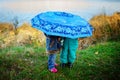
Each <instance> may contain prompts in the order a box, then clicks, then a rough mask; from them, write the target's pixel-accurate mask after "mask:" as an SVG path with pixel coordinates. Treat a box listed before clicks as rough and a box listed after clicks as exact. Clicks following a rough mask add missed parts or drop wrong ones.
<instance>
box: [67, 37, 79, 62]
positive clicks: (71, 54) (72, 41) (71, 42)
mask: <svg viewBox="0 0 120 80" xmlns="http://www.w3.org/2000/svg"><path fill="white" fill-rule="evenodd" d="M69 45H70V46H69V55H68V62H69V63H74V61H75V59H76V50H77V48H78V40H77V39H69Z"/></svg>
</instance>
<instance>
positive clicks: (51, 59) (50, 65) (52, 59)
mask: <svg viewBox="0 0 120 80" xmlns="http://www.w3.org/2000/svg"><path fill="white" fill-rule="evenodd" d="M55 58H56V54H49V56H48V68H49V69H52V68H54V67H55V65H54V64H55Z"/></svg>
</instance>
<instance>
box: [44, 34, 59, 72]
mask: <svg viewBox="0 0 120 80" xmlns="http://www.w3.org/2000/svg"><path fill="white" fill-rule="evenodd" d="M45 35H46V34H45ZM59 40H60V37H58V36H50V35H46V48H47V53H48V69H49V70H50V71H51V72H52V73H56V72H57V71H58V70H57V69H56V68H55V67H56V66H57V65H58V64H56V62H55V60H56V53H57V52H59V51H60V48H61V45H60V41H59Z"/></svg>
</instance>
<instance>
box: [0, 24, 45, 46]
mask: <svg viewBox="0 0 120 80" xmlns="http://www.w3.org/2000/svg"><path fill="white" fill-rule="evenodd" d="M13 27H14V26H13V25H12V24H9V23H1V24H0V48H5V47H8V46H19V45H24V44H32V43H33V44H34V45H35V46H40V45H43V44H45V36H44V34H43V33H42V32H40V31H38V30H36V29H34V28H32V27H31V25H29V24H27V23H24V24H23V25H22V26H20V27H18V28H17V30H15V29H14V28H13Z"/></svg>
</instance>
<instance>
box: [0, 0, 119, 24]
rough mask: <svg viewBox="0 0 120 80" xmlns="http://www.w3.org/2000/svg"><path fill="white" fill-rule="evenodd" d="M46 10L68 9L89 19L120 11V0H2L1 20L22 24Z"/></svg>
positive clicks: (0, 5)
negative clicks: (16, 20)
mask: <svg viewBox="0 0 120 80" xmlns="http://www.w3.org/2000/svg"><path fill="white" fill-rule="evenodd" d="M45 11H67V12H70V13H74V14H77V15H80V16H81V17H83V18H85V19H86V20H89V19H90V18H92V17H93V16H95V15H98V14H101V13H106V14H112V13H113V12H116V11H119V12H120V0H0V22H13V21H14V18H15V17H17V19H18V21H19V23H20V24H22V23H23V22H28V23H30V19H31V18H32V17H34V16H35V15H37V14H38V13H41V12H45Z"/></svg>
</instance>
